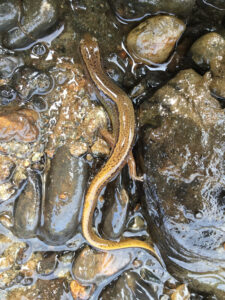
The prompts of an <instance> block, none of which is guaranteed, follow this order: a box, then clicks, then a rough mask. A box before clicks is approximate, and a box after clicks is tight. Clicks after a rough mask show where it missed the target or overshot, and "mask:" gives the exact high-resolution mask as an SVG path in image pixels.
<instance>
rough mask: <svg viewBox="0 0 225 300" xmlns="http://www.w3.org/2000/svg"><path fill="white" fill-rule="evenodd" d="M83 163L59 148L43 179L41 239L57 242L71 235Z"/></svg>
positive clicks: (82, 187) (83, 178) (84, 169)
mask: <svg viewBox="0 0 225 300" xmlns="http://www.w3.org/2000/svg"><path fill="white" fill-rule="evenodd" d="M87 168H88V165H87V163H85V162H84V160H83V159H81V158H77V157H72V156H71V154H70V152H69V149H68V147H67V146H63V147H61V148H59V149H58V150H57V152H56V154H55V156H54V158H53V159H52V161H51V168H50V171H49V173H48V175H47V179H46V194H45V203H44V224H43V227H42V228H41V236H42V238H43V239H44V240H45V241H46V242H47V243H49V244H56V245H61V244H64V243H65V242H66V241H67V240H69V239H70V238H71V237H73V236H74V234H75V233H76V231H77V225H78V223H79V215H80V209H81V205H82V200H83V196H84V193H85V189H86V183H87Z"/></svg>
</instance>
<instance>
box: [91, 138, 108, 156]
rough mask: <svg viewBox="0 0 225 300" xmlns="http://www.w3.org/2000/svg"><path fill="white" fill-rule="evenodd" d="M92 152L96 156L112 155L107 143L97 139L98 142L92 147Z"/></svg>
mask: <svg viewBox="0 0 225 300" xmlns="http://www.w3.org/2000/svg"><path fill="white" fill-rule="evenodd" d="M91 152H92V153H93V154H94V155H97V156H99V155H109V154H110V148H109V146H108V144H107V143H106V141H104V140H103V139H100V138H97V140H96V141H95V142H94V144H93V146H92V147H91Z"/></svg>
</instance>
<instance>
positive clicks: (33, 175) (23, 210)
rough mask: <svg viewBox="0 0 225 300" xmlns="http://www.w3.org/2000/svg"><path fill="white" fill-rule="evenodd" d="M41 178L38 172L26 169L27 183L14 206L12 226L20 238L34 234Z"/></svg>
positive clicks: (37, 216)
mask: <svg viewBox="0 0 225 300" xmlns="http://www.w3.org/2000/svg"><path fill="white" fill-rule="evenodd" d="M41 200H42V180H41V176H40V174H39V173H37V172H36V171H33V170H28V178H27V184H26V186H25V187H24V190H23V192H22V193H21V194H20V196H19V198H18V199H17V200H16V202H15V206H14V228H13V230H14V231H15V233H16V235H17V236H19V237H20V238H31V237H34V236H35V234H36V230H37V227H38V224H39V221H40V214H41Z"/></svg>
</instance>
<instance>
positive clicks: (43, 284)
mask: <svg viewBox="0 0 225 300" xmlns="http://www.w3.org/2000/svg"><path fill="white" fill-rule="evenodd" d="M66 286H67V284H66V280H65V279H61V278H59V279H52V280H42V279H38V280H37V281H36V283H35V284H34V285H32V286H31V287H29V288H21V287H20V288H15V289H11V290H10V292H9V293H8V296H7V299H8V300H13V299H29V300H30V299H43V300H47V299H63V298H65V299H68V298H67V296H68V297H69V295H67V292H66V290H67V288H66ZM56 295H57V296H56ZM56 297H57V298H56Z"/></svg>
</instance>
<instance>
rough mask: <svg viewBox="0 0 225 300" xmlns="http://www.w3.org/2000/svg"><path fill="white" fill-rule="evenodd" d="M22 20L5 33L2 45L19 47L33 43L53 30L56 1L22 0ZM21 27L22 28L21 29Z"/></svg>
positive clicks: (56, 10) (13, 47)
mask: <svg viewBox="0 0 225 300" xmlns="http://www.w3.org/2000/svg"><path fill="white" fill-rule="evenodd" d="M22 5H23V12H24V15H23V22H22V23H21V24H20V27H15V28H14V29H12V30H10V31H9V32H7V34H5V36H4V38H3V45H4V46H5V47H6V48H8V49H20V48H25V47H27V46H29V45H30V44H32V43H34V42H35V40H36V39H39V38H41V37H44V36H45V35H47V34H49V33H50V32H51V31H53V29H52V28H53V26H54V25H55V24H56V22H57V19H58V9H57V2H56V1H54V0H36V1H35V2H34V1H29V0H23V2H22ZM21 28H22V30H21Z"/></svg>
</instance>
